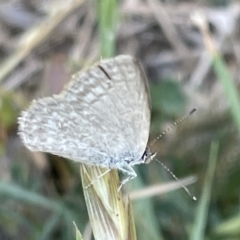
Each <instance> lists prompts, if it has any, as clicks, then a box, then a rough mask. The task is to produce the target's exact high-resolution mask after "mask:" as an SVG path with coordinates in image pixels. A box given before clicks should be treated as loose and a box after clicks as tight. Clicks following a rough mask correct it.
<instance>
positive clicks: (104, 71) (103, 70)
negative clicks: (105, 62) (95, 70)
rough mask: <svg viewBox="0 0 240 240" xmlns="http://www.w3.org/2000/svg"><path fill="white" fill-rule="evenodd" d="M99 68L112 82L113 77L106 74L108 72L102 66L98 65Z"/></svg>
mask: <svg viewBox="0 0 240 240" xmlns="http://www.w3.org/2000/svg"><path fill="white" fill-rule="evenodd" d="M98 67H99V69H100V70H102V72H103V73H104V74H105V75H106V77H107V78H108V79H109V80H112V79H111V77H110V76H109V74H108V73H107V72H106V70H105V69H104V68H103V67H102V66H100V65H98Z"/></svg>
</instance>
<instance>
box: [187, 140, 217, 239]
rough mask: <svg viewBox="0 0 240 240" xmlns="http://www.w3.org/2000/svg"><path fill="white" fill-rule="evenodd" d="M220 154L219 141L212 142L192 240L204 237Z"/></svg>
mask: <svg viewBox="0 0 240 240" xmlns="http://www.w3.org/2000/svg"><path fill="white" fill-rule="evenodd" d="M217 154H218V143H216V142H213V143H212V144H211V149H210V156H209V165H208V169H207V173H206V180H205V184H204V187H203V192H202V196H201V198H200V202H199V205H198V208H197V213H196V220H195V224H194V227H193V229H192V233H191V237H190V239H191V240H202V239H204V234H205V227H206V221H207V215H208V209H209V203H210V198H211V189H212V183H213V177H214V171H215V167H216V162H217Z"/></svg>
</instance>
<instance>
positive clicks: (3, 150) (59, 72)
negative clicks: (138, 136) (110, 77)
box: [0, 0, 240, 240]
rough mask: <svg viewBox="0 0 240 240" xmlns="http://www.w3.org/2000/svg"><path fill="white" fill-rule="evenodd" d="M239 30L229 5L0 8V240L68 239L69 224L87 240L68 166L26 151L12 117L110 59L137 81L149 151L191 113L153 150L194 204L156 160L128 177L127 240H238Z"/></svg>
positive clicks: (31, 4)
mask: <svg viewBox="0 0 240 240" xmlns="http://www.w3.org/2000/svg"><path fill="white" fill-rule="evenodd" d="M239 24H240V3H239V1H224V0H219V1H217V0H212V1H174V0H171V1H160V0H125V1H115V0H102V1H93V0H91V1H84V0H58V1H56V0H45V1H36V0H15V1H4V0H1V1H0V240H12V239H18V240H22V239H27V240H28V239H41V240H43V239H59V240H61V239H65V240H68V239H75V230H74V226H73V221H75V223H76V225H77V226H78V228H79V229H80V231H81V232H82V233H83V235H84V239H92V238H91V228H90V225H89V223H88V215H87V210H86V206H85V201H84V197H83V193H82V187H81V180H80V176H79V164H77V163H74V162H72V161H69V160H65V159H63V158H60V157H57V156H53V155H50V154H45V153H32V152H29V151H28V150H27V149H26V148H25V147H24V146H23V144H22V142H21V141H20V139H19V136H18V135H17V131H18V123H17V117H18V116H19V114H20V113H21V111H22V110H25V109H26V108H27V107H28V106H29V104H30V102H31V100H33V99H36V98H40V97H43V96H50V95H52V94H58V93H60V92H61V90H62V88H63V86H64V85H65V84H66V83H67V82H68V81H69V80H70V77H71V75H72V74H73V73H75V72H76V71H79V70H81V69H83V68H87V67H89V66H91V65H92V64H93V63H95V62H96V61H99V60H100V59H101V57H106V56H109V57H110V56H115V55H118V54H131V55H133V56H135V57H136V58H137V59H139V61H140V62H141V63H142V65H143V67H144V69H145V71H146V75H147V76H148V80H149V85H150V90H151V91H150V92H151V99H152V125H151V134H150V140H149V141H150V142H151V141H152V140H154V139H155V138H156V137H157V136H158V135H159V133H161V132H162V131H163V130H165V129H167V128H168V127H169V126H171V124H173V123H174V122H175V121H177V120H178V119H180V118H181V117H183V116H184V115H186V114H188V112H189V111H191V109H193V108H194V107H197V108H198V110H197V112H196V113H194V114H193V115H191V117H189V118H188V119H187V120H185V121H183V122H182V123H180V124H178V125H177V127H174V128H173V129H172V130H171V131H169V132H168V133H167V134H166V136H164V137H163V138H161V139H160V140H159V141H157V142H156V143H155V144H154V146H153V150H154V151H156V152H157V159H159V160H161V161H162V162H163V163H164V164H165V165H166V166H167V167H168V168H169V169H170V170H171V171H172V172H173V173H174V174H175V175H176V176H177V177H178V178H180V179H182V178H187V179H188V180H187V181H186V184H188V183H190V182H194V183H193V184H191V185H189V186H188V188H189V190H190V192H191V194H192V195H195V196H196V197H197V199H198V200H197V201H193V200H192V198H191V197H190V196H188V195H187V194H186V192H185V191H184V189H183V188H182V187H180V189H178V190H174V191H173V190H172V189H173V188H174V186H175V187H176V185H177V186H178V185H179V183H178V182H176V181H175V180H173V178H172V177H171V176H170V175H169V173H168V172H167V171H166V170H165V169H164V168H163V167H162V166H161V165H160V164H159V163H157V162H156V161H153V162H151V163H150V164H148V165H142V166H137V167H135V169H137V172H138V177H137V178H136V179H134V180H133V181H131V182H129V183H128V184H127V186H124V192H125V193H126V194H130V197H132V205H133V210H134V215H135V222H136V229H137V235H138V239H153V240H155V239H156V240H159V239H160V240H161V239H162V240H165V239H168V240H171V239H178V240H179V239H180V240H181V239H231V240H237V239H240V201H239V200H240V199H239V197H240V191H239V190H240V188H239V183H240V162H239V158H240V155H239V154H240V147H239V143H240V141H239V131H240V104H239V93H238V89H239V85H240V27H239V26H240V25H239ZM56 144H57V143H56ZM120 177H122V175H121V174H120ZM189 177H190V178H189ZM153 186H154V188H152V187H153ZM149 189H150V190H151V191H148V190H149Z"/></svg>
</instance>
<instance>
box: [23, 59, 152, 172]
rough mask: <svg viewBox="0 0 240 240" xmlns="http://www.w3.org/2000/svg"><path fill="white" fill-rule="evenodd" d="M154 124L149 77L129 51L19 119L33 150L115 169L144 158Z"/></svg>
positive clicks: (39, 102)
mask: <svg viewBox="0 0 240 240" xmlns="http://www.w3.org/2000/svg"><path fill="white" fill-rule="evenodd" d="M149 127H150V106H149V93H148V85H147V81H146V78H145V75H144V72H143V70H142V68H141V66H140V64H139V63H138V62H137V61H136V60H135V59H134V58H133V57H131V56H128V55H120V56H117V57H115V58H112V59H106V60H102V61H101V62H100V63H99V64H97V65H95V66H94V67H92V68H90V69H88V70H87V71H85V72H79V73H77V74H75V75H74V76H73V79H72V81H71V82H70V83H69V84H68V85H67V86H66V88H65V89H64V90H63V92H62V93H61V94H60V95H56V96H53V97H47V98H42V99H39V100H37V101H34V102H33V103H32V105H31V106H30V107H29V109H28V110H27V111H25V112H23V114H22V116H21V117H20V118H19V134H20V136H21V138H22V140H23V142H24V144H25V145H26V147H28V148H29V149H30V150H32V151H43V152H49V153H52V154H56V155H60V156H63V157H66V158H70V159H72V160H75V161H79V162H84V163H87V164H92V165H99V166H113V167H114V166H115V165H116V164H117V163H121V161H125V160H129V161H131V162H132V164H135V163H137V162H138V161H139V159H140V158H141V156H142V154H143V152H144V150H145V148H146V145H147V141H148V136H149Z"/></svg>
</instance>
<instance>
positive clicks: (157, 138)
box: [150, 108, 197, 146]
mask: <svg viewBox="0 0 240 240" xmlns="http://www.w3.org/2000/svg"><path fill="white" fill-rule="evenodd" d="M196 111H197V108H193V109H192V110H191V111H190V112H189V113H188V114H187V115H185V116H183V117H181V118H180V119H178V120H177V121H176V122H174V123H173V124H172V125H171V126H170V127H168V128H167V129H166V130H164V131H163V132H162V133H160V135H158V136H157V137H156V138H155V139H154V140H153V141H152V142H151V143H150V146H152V145H154V144H155V143H156V142H157V141H158V140H159V139H160V138H162V137H163V136H164V135H166V133H168V132H169V131H171V130H172V129H173V128H174V127H176V126H177V125H178V124H179V123H181V122H183V121H185V120H186V119H188V117H190V116H191V115H192V114H193V113H195V112H196Z"/></svg>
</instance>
